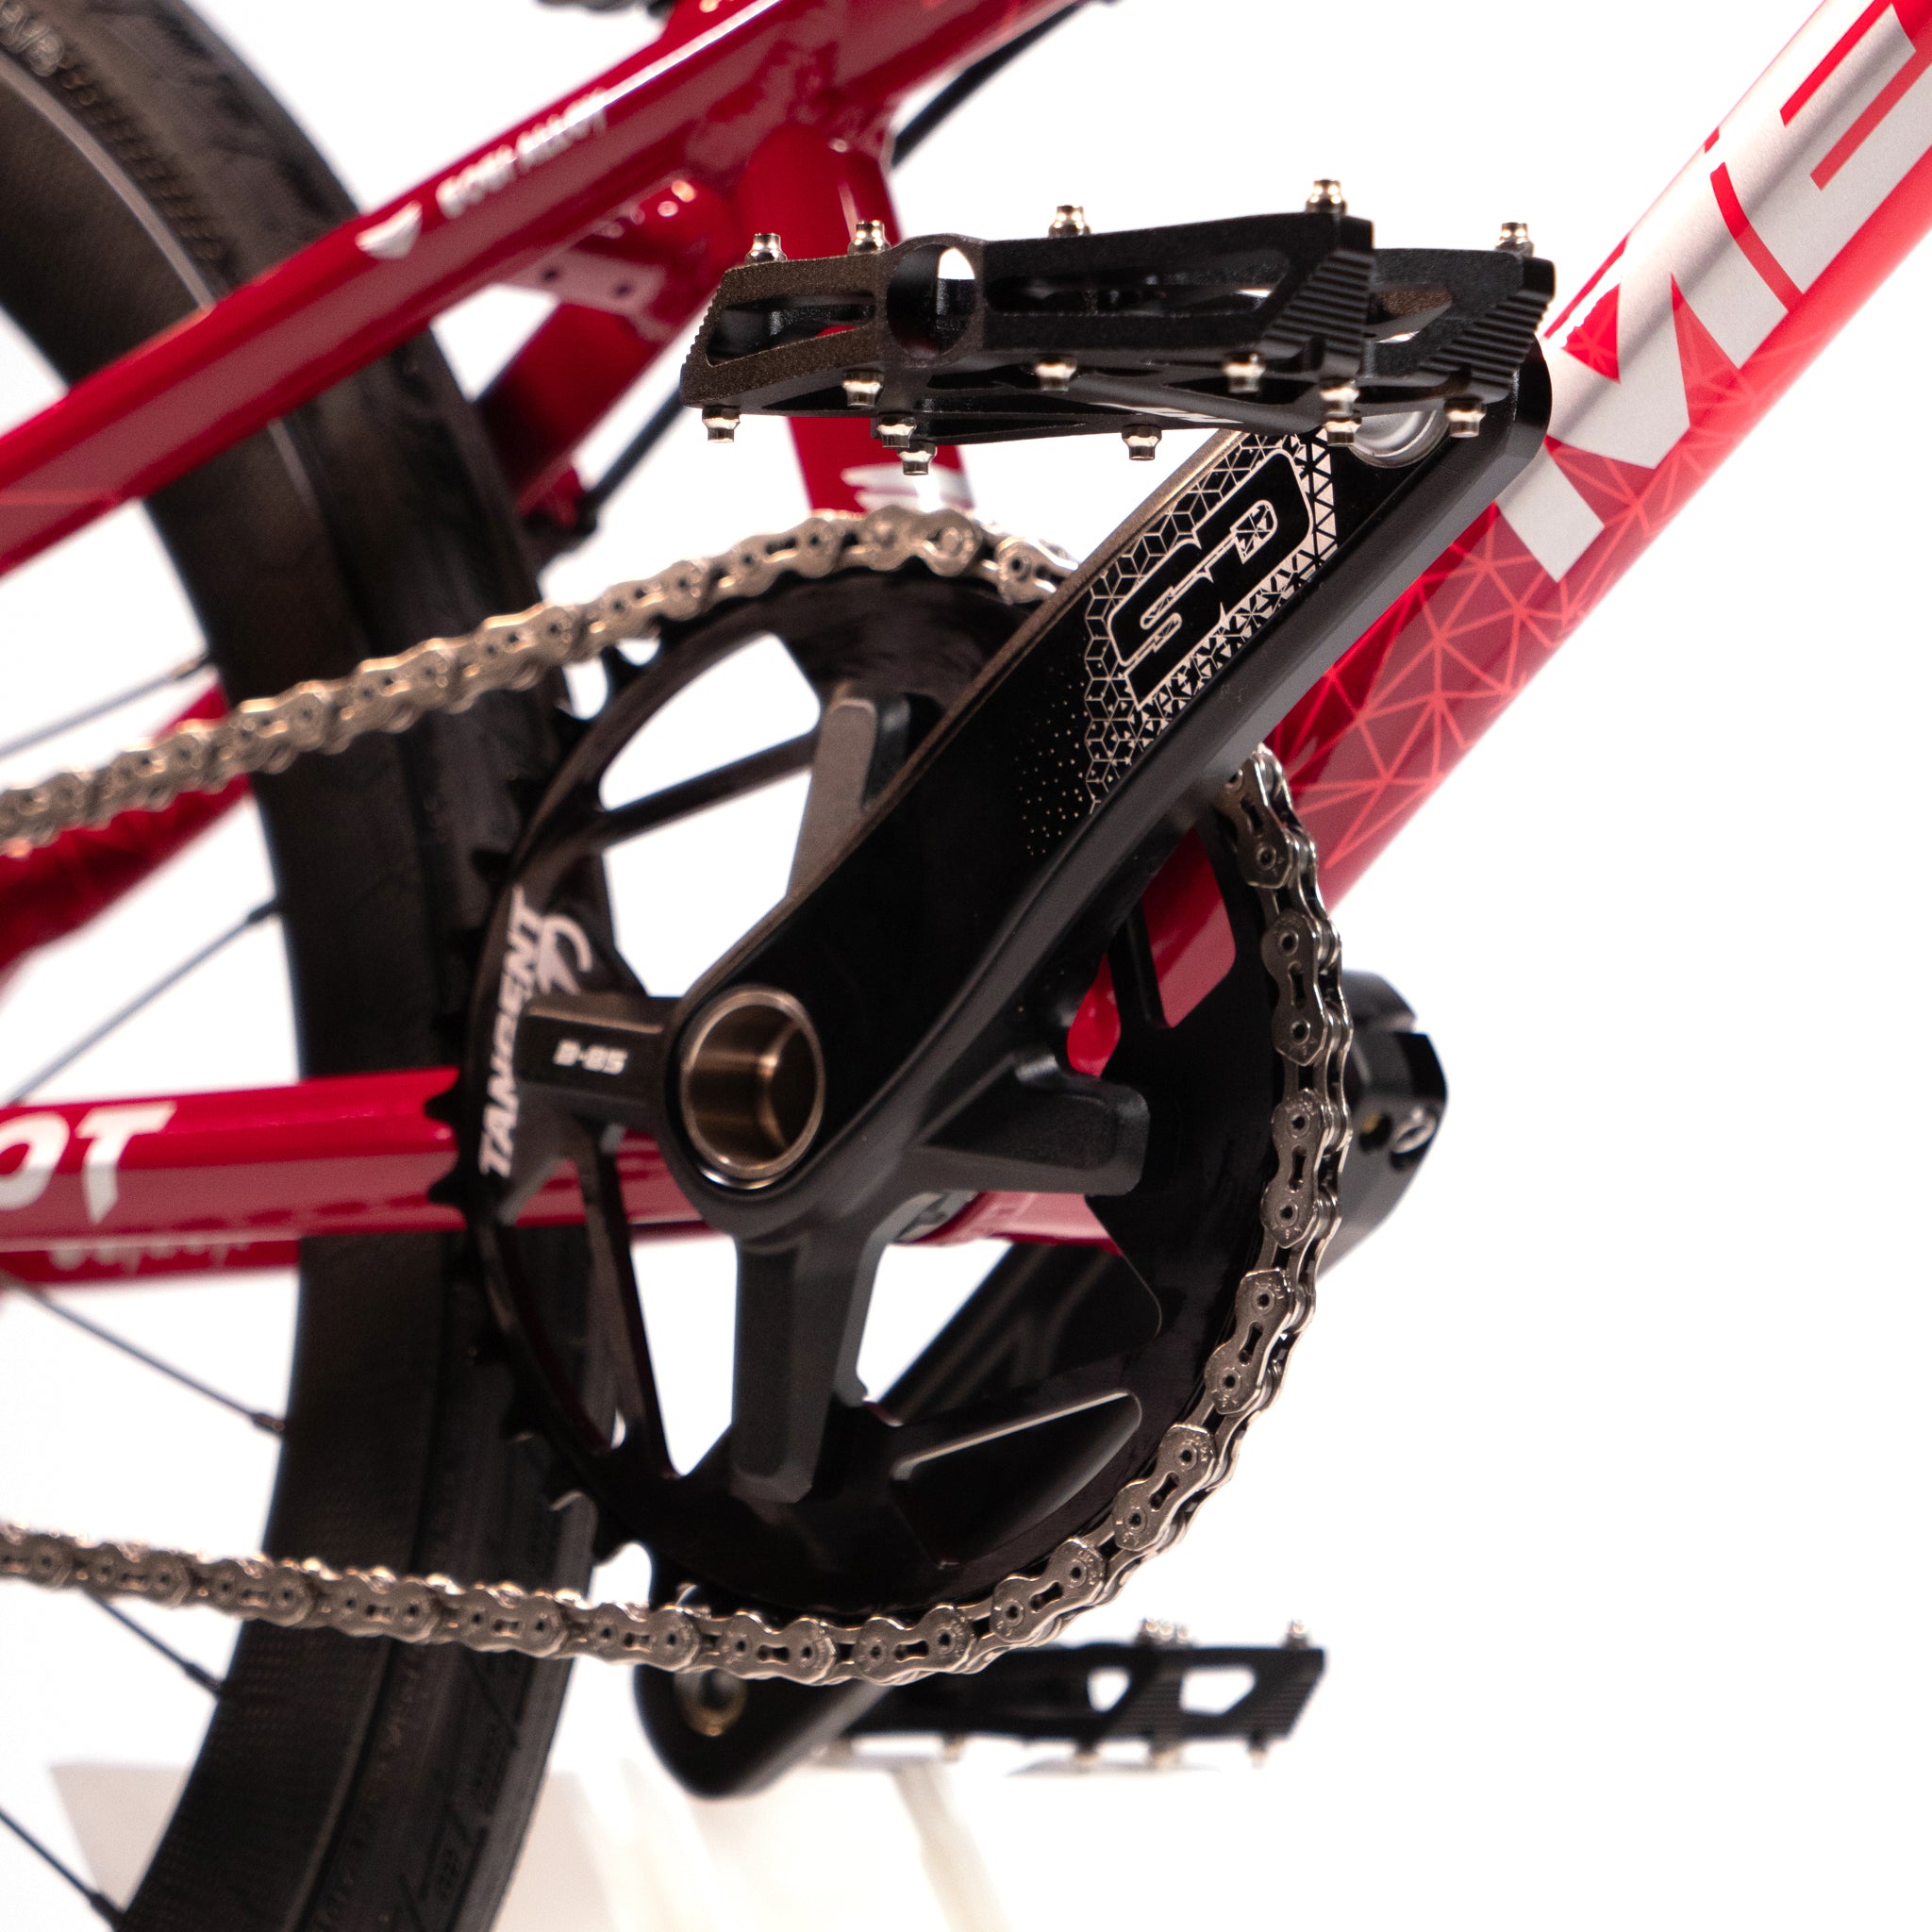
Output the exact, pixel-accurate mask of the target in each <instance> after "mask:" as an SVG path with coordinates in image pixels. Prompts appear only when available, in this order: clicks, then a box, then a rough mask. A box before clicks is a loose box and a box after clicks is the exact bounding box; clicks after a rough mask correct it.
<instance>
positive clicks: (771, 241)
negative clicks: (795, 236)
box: [744, 231, 785, 267]
mask: <svg viewBox="0 0 1932 1932" xmlns="http://www.w3.org/2000/svg"><path fill="white" fill-rule="evenodd" d="M744 259H745V265H746V266H747V267H750V266H752V265H754V264H755V263H758V262H761V261H783V260H784V259H785V249H784V245H783V243H781V242H779V240H778V238H777V236H775V235H772V234H766V233H764V232H762V231H761V232H760V233H758V234H756V235H754V236H753V237H752V238H751V252H750V254H748V255H747V256H746V257H745V258H744Z"/></svg>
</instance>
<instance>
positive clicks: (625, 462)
mask: <svg viewBox="0 0 1932 1932" xmlns="http://www.w3.org/2000/svg"><path fill="white" fill-rule="evenodd" d="M683 414H684V398H683V397H682V396H681V395H679V394H678V393H677V391H675V390H673V391H672V392H671V393H670V394H669V395H668V396H666V397H665V398H664V400H663V401H662V402H661V403H659V404H658V407H657V408H655V409H653V410H652V411H651V414H650V416H649V417H648V418H647V419H646V421H645V423H644V426H643V427H642V428H641V429H640V430H639V431H638V433H637V434H636V435H635V436H633V437H632V438H631V440H630V441H628V442H627V443H625V446H624V448H623V449H622V450H620V451H619V452H618V454H617V457H616V458H615V460H614V461H613V462H612V463H611V465H610V467H609V468H608V470H606V471H605V472H604V474H603V475H601V476H599V477H598V478H597V480H596V482H594V483H593V484H591V487H590V488H589V489H588V490H587V491H584V493H583V495H582V496H581V497H580V498H579V499H578V502H577V508H578V510H579V512H588V513H589V514H590V515H591V516H593V517H594V516H595V515H596V514H597V512H598V511H599V510H600V509H602V508H604V506H605V505H606V504H607V503H608V502H609V501H610V499H611V498H612V497H613V496H615V495H616V494H617V492H618V491H620V490H621V489H623V488H624V486H625V484H626V483H627V482H629V480H630V477H631V473H632V472H633V471H634V470H635V469H636V468H637V466H638V465H639V464H640V463H641V462H642V461H643V459H644V458H646V457H647V456H649V455H650V454H651V452H652V451H653V450H654V449H656V448H657V447H658V444H659V443H660V442H662V441H664V438H665V435H666V433H667V432H668V431H669V429H670V427H671V425H673V424H674V423H675V422H676V421H677V419H678V418H679V417H680V416H681V415H683Z"/></svg>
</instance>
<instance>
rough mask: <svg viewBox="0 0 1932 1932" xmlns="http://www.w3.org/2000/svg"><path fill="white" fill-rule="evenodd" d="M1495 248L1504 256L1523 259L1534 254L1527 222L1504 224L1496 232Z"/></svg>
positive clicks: (1534, 246)
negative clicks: (1517, 256) (1521, 257)
mask: <svg viewBox="0 0 1932 1932" xmlns="http://www.w3.org/2000/svg"><path fill="white" fill-rule="evenodd" d="M1496 246H1497V247H1498V248H1499V249H1501V250H1502V251H1503V253H1504V254H1506V255H1521V256H1523V257H1524V258H1525V259H1526V258H1528V257H1530V256H1532V255H1534V254H1535V253H1536V243H1535V242H1532V241H1531V240H1530V239H1529V224H1528V223H1527V222H1505V223H1504V224H1503V225H1502V227H1501V228H1500V229H1498V230H1497V233H1496Z"/></svg>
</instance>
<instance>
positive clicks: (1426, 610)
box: [1271, 0, 1932, 900]
mask: <svg viewBox="0 0 1932 1932" xmlns="http://www.w3.org/2000/svg"><path fill="white" fill-rule="evenodd" d="M1928 152H1932V0H1870V4H1867V0H1826V5H1824V7H1821V8H1819V10H1818V11H1817V12H1816V13H1815V14H1813V15H1812V17H1811V18H1810V20H1809V21H1807V23H1806V25H1804V27H1803V28H1801V29H1800V31H1799V32H1798V34H1797V35H1796V37H1795V38H1794V39H1793V40H1792V41H1791V42H1790V45H1789V46H1787V47H1786V48H1785V50H1784V52H1783V53H1782V54H1780V55H1779V56H1778V58H1776V60H1774V62H1773V63H1772V65H1771V67H1770V69H1769V70H1768V71H1767V72H1766V74H1765V75H1764V76H1763V78H1762V79H1761V80H1759V81H1758V82H1757V85H1756V86H1755V87H1754V88H1752V90H1751V91H1750V92H1749V93H1747V94H1746V95H1745V96H1744V98H1743V99H1742V100H1741V101H1740V102H1739V103H1738V105H1737V107H1736V108H1733V109H1732V110H1731V112H1730V113H1729V114H1727V115H1725V117H1724V120H1723V121H1722V122H1720V123H1719V124H1718V126H1717V128H1716V130H1715V132H1713V133H1712V135H1711V136H1710V138H1709V140H1707V142H1705V143H1704V147H1703V149H1702V151H1701V152H1700V153H1699V154H1698V155H1697V156H1696V157H1695V158H1694V159H1692V161H1691V163H1690V165H1689V166H1688V167H1686V168H1685V170H1684V171H1683V173H1682V174H1680V175H1678V176H1677V178H1676V179H1675V180H1674V181H1673V182H1672V183H1671V185H1670V187H1669V188H1667V189H1666V190H1665V191H1664V192H1663V194H1662V196H1661V197H1660V198H1659V199H1658V201H1657V205H1656V206H1655V207H1654V208H1652V209H1651V210H1650V212H1649V213H1648V214H1646V215H1645V216H1644V217H1643V219H1642V220H1641V222H1639V223H1638V225H1637V226H1636V227H1635V228H1634V229H1633V230H1632V231H1631V233H1630V236H1629V238H1628V239H1627V240H1626V241H1625V242H1624V243H1623V244H1622V245H1621V246H1620V247H1619V248H1617V249H1616V250H1615V251H1614V252H1613V253H1612V255H1611V256H1610V258H1609V260H1608V261H1607V262H1606V263H1605V264H1604V266H1603V267H1602V268H1600V269H1599V270H1598V271H1597V273H1596V274H1595V275H1593V276H1592V277H1591V279H1590V281H1589V282H1588V283H1586V284H1585V285H1584V288H1583V289H1582V291H1580V293H1578V295H1577V296H1576V297H1575V298H1574V300H1573V301H1572V302H1571V304H1570V306H1569V308H1566V309H1565V310H1564V311H1563V312H1562V314H1560V315H1559V316H1558V317H1557V320H1556V321H1555V322H1554V323H1553V324H1552V325H1551V326H1550V328H1549V330H1548V331H1547V337H1548V341H1549V359H1550V375H1551V381H1552V386H1553V388H1554V391H1555V408H1554V412H1553V414H1552V416H1551V421H1550V433H1549V437H1548V440H1547V441H1546V442H1545V443H1544V446H1543V448H1542V450H1541V453H1540V454H1539V455H1538V457H1537V458H1535V460H1534V461H1533V462H1532V463H1531V464H1530V467H1529V469H1528V470H1527V471H1526V472H1525V473H1524V475H1523V476H1522V477H1520V478H1519V479H1518V480H1517V481H1516V482H1515V483H1514V484H1512V485H1511V486H1510V488H1509V489H1508V490H1507V491H1505V492H1504V495H1503V498H1502V500H1501V502H1500V503H1499V504H1498V505H1497V507H1496V508H1493V509H1491V510H1490V511H1488V512H1486V513H1485V514H1484V515H1483V516H1481V517H1479V518H1477V520H1476V521H1475V523H1474V524H1473V525H1471V526H1470V527H1469V529H1467V530H1466V531H1464V532H1463V534H1462V536H1461V537H1459V538H1458V539H1457V541H1456V542H1455V543H1453V544H1452V545H1451V546H1450V547H1449V549H1447V550H1446V551H1444V552H1443V554H1442V555H1441V557H1440V558H1438V559H1437V560H1436V562H1435V563H1434V564H1433V565H1432V566H1431V567H1430V569H1429V570H1428V571H1427V572H1425V573H1424V575H1423V576H1422V577H1421V578H1419V579H1418V580H1417V582H1416V583H1415V584H1414V585H1412V586H1411V587H1410V588H1409V590H1408V591H1406V592H1405V593H1404V594H1403V595H1402V596H1401V597H1400V598H1398V599H1397V600H1396V602H1395V603H1394V604H1393V605H1392V606H1391V608H1389V610H1388V611H1387V612H1385V613H1384V615H1383V616H1382V617H1381V618H1380V620H1378V622H1377V623H1375V624H1374V625H1372V626H1371V628H1370V629H1369V630H1368V631H1367V632H1366V633H1365V634H1364V635H1363V636H1362V637H1361V638H1360V639H1359V640H1358V641H1357V642H1356V643H1355V644H1354V645H1353V646H1352V647H1351V648H1350V650H1349V651H1348V653H1347V655H1346V656H1345V657H1343V658H1342V659H1341V662H1340V663H1338V664H1337V665H1336V666H1335V668H1334V669H1333V670H1332V671H1331V672H1330V673H1329V674H1328V675H1327V676H1326V677H1325V678H1324V680H1323V681H1322V682H1321V683H1320V684H1319V685H1317V686H1316V688H1315V689H1314V690H1313V691H1310V692H1309V693H1308V695H1307V697H1306V698H1305V699H1303V701H1302V702H1301V703H1300V704H1299V705H1297V706H1296V707H1295V708H1294V710H1293V711H1292V712H1291V714H1290V716H1289V717H1288V718H1287V719H1286V720H1285V721H1284V722H1283V724H1281V725H1280V727H1279V728H1278V729H1277V730H1276V731H1275V732H1274V735H1273V738H1272V740H1271V742H1272V743H1273V744H1274V748H1275V750H1276V751H1277V753H1278V754H1279V755H1280V758H1281V761H1282V764H1283V765H1284V766H1285V767H1286V769H1287V772H1288V776H1289V782H1290V784H1291V787H1292V788H1293V791H1294V799H1295V805H1296V807H1297V808H1298V809H1299V811H1300V812H1301V815H1302V817H1303V818H1304V820H1306V821H1307V825H1308V828H1309V830H1310V831H1311V832H1312V833H1313V834H1314V838H1315V842H1316V844H1317V846H1318V847H1319V848H1320V850H1321V853H1322V871H1323V883H1324V889H1325V891H1326V892H1327V894H1328V896H1329V898H1330V899H1331V900H1334V899H1339V898H1340V897H1341V895H1342V894H1343V893H1344V892H1346V891H1348V889H1349V887H1350V886H1352V885H1353V884H1354V883H1355V881H1356V880H1357V879H1358V878H1359V877H1360V876H1361V874H1362V873H1363V872H1364V871H1365V870H1366V869H1367V867H1368V866H1369V864H1370V863H1371V862H1372V861H1373V860H1374V858H1375V855H1376V854H1377V853H1379V852H1380V851H1381V850H1382V848H1383V847H1384V846H1385V845H1386V844H1388V842H1389V841H1390V840H1391V838H1393V837H1394V835H1395V834H1396V832H1398V831H1399V830H1400V829H1401V828H1402V826H1403V825H1404V824H1407V821H1408V819H1409V817H1410V816H1411V814H1412V813H1414V811H1415V810H1416V809H1417V808H1418V807H1420V806H1421V805H1422V803H1423V801H1424V799H1425V798H1427V797H1428V795H1429V793H1430V792H1431V791H1434V790H1435V789H1436V787H1437V786H1438V785H1439V784H1441V781H1442V780H1443V778H1444V777H1446V776H1447V775H1448V774H1449V773H1450V772H1451V771H1452V770H1453V769H1454V768H1455V766H1456V765H1457V763H1458V762H1459V761H1460V760H1461V758H1462V756H1463V754H1464V753H1465V752H1467V751H1468V750H1469V748H1470V746H1471V745H1473V744H1474V742H1475V741H1476V740H1477V739H1478V738H1480V737H1481V736H1482V734H1483V733H1484V732H1485V731H1487V730H1488V729H1489V727H1490V725H1491V724H1493V723H1494V722H1495V720H1496V719H1497V717H1498V716H1500V715H1501V713H1502V711H1503V709H1504V708H1505V707H1506V706H1507V704H1508V703H1509V701H1510V700H1511V699H1512V698H1513V697H1515V695H1516V694H1517V693H1518V692H1519V691H1522V690H1523V688H1524V686H1525V685H1526V684H1527V683H1528V682H1529V680H1530V679H1531V678H1532V677H1533V676H1534V675H1536V673H1537V672H1538V671H1539V670H1541V667H1542V666H1543V665H1544V664H1545V663H1547V662H1548V661H1549V659H1550V658H1551V656H1552V654H1553V653H1554V652H1555V651H1556V648H1557V645H1558V644H1560V643H1561V642H1562V641H1563V640H1564V639H1565V638H1566V637H1568V636H1569V635H1570V633H1571V632H1572V631H1573V630H1574V629H1575V627H1576V626H1577V625H1579V624H1580V623H1582V621H1583V620H1584V618H1585V617H1587V616H1588V615H1589V614H1590V612H1591V610H1592V609H1593V608H1595V607H1596V604H1597V601H1598V600H1599V599H1600V598H1601V597H1602V596H1603V595H1604V593H1605V592H1606V591H1608V589H1609V588H1610V586H1611V585H1612V584H1614V583H1615V582H1616V581H1617V579H1618V578H1619V577H1620V576H1622V575H1623V574H1624V571H1626V570H1627V569H1628V568H1629V567H1630V565H1631V564H1632V563H1633V562H1634V561H1635V560H1636V558H1638V557H1639V555H1640V554H1641V552H1642V551H1643V550H1644V548H1645V547H1646V546H1647V545H1648V544H1649V542H1650V541H1651V540H1652V538H1654V537H1655V536H1656V535H1657V532H1658V531H1660V530H1661V529H1662V528H1663V527H1664V525H1666V524H1668V523H1669V522H1670V520H1671V519H1672V517H1674V515H1675V514H1676V513H1677V511H1678V510H1679V509H1680V508H1682V507H1683V505H1684V504H1685V503H1687V502H1688V501H1689V500H1690V498H1691V495H1692V494H1693V493H1694V491H1696V490H1697V488H1698V486H1699V485H1700V484H1701V483H1702V482H1703V481H1704V479H1705V478H1706V477H1707V475H1710V473H1711V472H1712V471H1713V470H1714V469H1716V468H1717V466H1718V465H1719V464H1720V463H1721V462H1722V461H1723V460H1724V458H1725V457H1727V456H1728V455H1729V454H1730V453H1731V451H1732V450H1733V449H1735V448H1736V447H1737V445H1738V443H1739V442H1740V441H1741V440H1742V438H1743V436H1744V434H1745V432H1746V431H1747V430H1749V429H1750V428H1751V426H1752V425H1753V424H1755V423H1756V422H1757V419H1758V418H1759V417H1760V416H1761V415H1763V414H1764V412H1765V410H1766V409H1768V408H1770V407H1771V405H1772V404H1773V403H1774V402H1775V401H1776V400H1777V398H1778V397H1779V396H1780V395H1782V394H1783V393H1784V391H1785V390H1786V389H1787V388H1788V387H1789V386H1790V383H1791V381H1792V380H1793V379H1794V378H1795V377H1796V376H1797V375H1798V374H1799V372H1800V371H1801V370H1803V369H1804V367H1805V366H1806V364H1807V363H1808V362H1809V361H1810V360H1811V358H1813V357H1814V356H1815V355H1817V354H1818V352H1819V350H1820V349H1821V348H1823V347H1824V344H1825V343H1826V342H1827V341H1830V340H1831V338H1832V337H1833V336H1834V335H1835V334H1837V332H1838V330H1839V328H1840V326H1841V325H1843V323H1844V322H1845V321H1846V320H1847V319H1848V318H1849V317H1850V316H1851V315H1852V314H1853V312H1854V311H1855V310H1856V309H1857V308H1858V306H1859V305H1860V304H1861V303H1862V302H1863V301H1864V300H1865V298H1866V297H1867V296H1868V295H1869V294H1870V293H1871V292H1872V291H1873V290H1874V289H1875V288H1876V287H1877V286H1878V284H1879V283H1880V282H1882V281H1883V280H1884V279H1885V277H1886V276H1887V275H1889V274H1890V272H1891V270H1892V269H1893V268H1894V267H1896V266H1897V264H1898V263H1899V261H1900V260H1902V259H1903V258H1904V257H1905V256H1906V255H1907V253H1908V252H1909V251H1910V249H1911V248H1912V246H1913V244H1914V243H1915V242H1918V240H1919V239H1920V237H1921V236H1922V235H1924V232H1925V230H1926V228H1927V227H1928V226H1932V159H1928Z"/></svg>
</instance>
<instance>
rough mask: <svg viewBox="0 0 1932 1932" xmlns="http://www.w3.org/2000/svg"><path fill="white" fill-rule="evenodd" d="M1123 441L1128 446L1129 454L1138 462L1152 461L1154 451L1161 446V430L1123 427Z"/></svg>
mask: <svg viewBox="0 0 1932 1932" xmlns="http://www.w3.org/2000/svg"><path fill="white" fill-rule="evenodd" d="M1121 441H1123V442H1124V443H1125V444H1126V446H1127V455H1128V456H1129V457H1130V458H1132V459H1133V460H1134V461H1135V462H1137V463H1151V462H1152V461H1153V460H1154V452H1155V451H1156V450H1158V448H1159V447H1160V431H1159V430H1158V429H1123V430H1122V431H1121Z"/></svg>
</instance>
